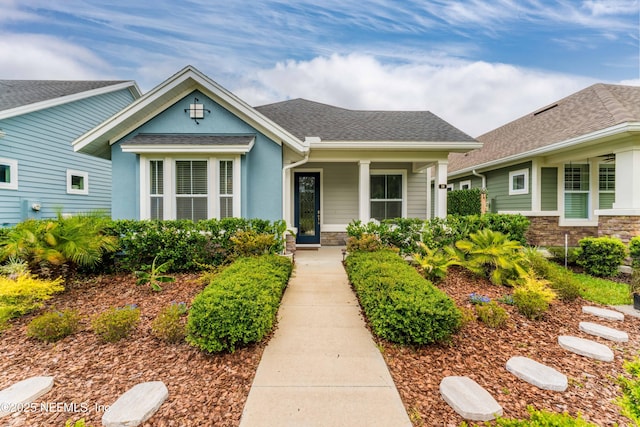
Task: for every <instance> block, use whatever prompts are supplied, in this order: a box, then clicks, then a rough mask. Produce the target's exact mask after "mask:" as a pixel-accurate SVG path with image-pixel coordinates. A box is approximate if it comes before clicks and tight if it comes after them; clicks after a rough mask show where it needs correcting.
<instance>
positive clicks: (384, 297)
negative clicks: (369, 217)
mask: <svg viewBox="0 0 640 427" xmlns="http://www.w3.org/2000/svg"><path fill="white" fill-rule="evenodd" d="M346 269H347V273H348V274H349V279H350V281H351V283H353V286H354V288H355V290H356V293H357V294H358V298H359V300H360V305H361V306H362V309H363V311H364V313H365V315H366V316H367V319H368V321H369V323H370V325H371V329H372V330H373V332H374V333H375V334H376V335H377V336H379V337H381V338H384V339H386V340H389V341H392V342H396V343H400V344H416V345H423V344H429V343H434V342H441V341H446V340H447V339H449V338H450V336H451V335H452V334H454V333H455V332H457V331H458V330H459V328H460V327H461V324H462V314H461V313H460V310H458V308H457V307H456V305H455V303H454V302H453V300H452V299H451V298H449V297H448V296H447V295H446V294H445V293H444V292H442V291H441V290H439V289H438V288H436V287H435V286H433V285H432V284H431V283H430V282H429V281H427V280H425V279H424V278H423V277H421V276H420V274H419V273H418V272H417V271H416V270H415V269H414V268H412V267H411V266H409V265H408V264H407V263H406V262H405V261H404V260H403V259H402V258H401V257H400V256H399V255H398V254H397V253H395V252H393V251H390V250H381V251H377V252H355V253H352V254H350V255H349V256H348V257H347V259H346Z"/></svg>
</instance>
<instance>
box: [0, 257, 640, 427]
mask: <svg viewBox="0 0 640 427" xmlns="http://www.w3.org/2000/svg"><path fill="white" fill-rule="evenodd" d="M163 287H164V290H163V291H162V292H158V293H156V292H152V291H151V290H150V289H149V288H148V287H144V286H142V287H138V286H136V285H135V278H134V277H132V276H122V275H119V276H101V277H97V278H93V279H90V280H87V281H84V282H83V283H77V284H74V285H73V286H70V287H69V289H67V291H65V292H64V293H62V294H60V295H57V296H55V297H54V298H53V299H52V300H51V301H50V302H49V303H48V304H47V307H48V308H51V307H55V308H56V309H60V310H61V309H65V308H75V309H77V310H79V311H80V312H81V314H82V315H83V316H84V321H83V327H82V331H81V332H79V333H77V334H75V335H73V336H70V337H67V338H65V339H63V340H61V341H59V342H58V343H55V344H46V343H41V342H38V341H36V340H33V339H29V338H27V337H26V333H25V329H26V325H27V323H28V322H29V321H30V320H31V319H32V318H33V317H34V316H35V315H37V314H39V313H40V312H41V311H40V312H38V313H34V314H32V315H29V316H25V317H23V318H21V319H17V320H16V321H14V322H13V326H12V327H11V328H10V329H8V330H6V331H5V332H3V333H1V334H0V372H2V375H1V376H0V389H2V388H4V387H7V386H9V385H11V384H13V383H15V382H17V381H20V380H23V379H25V378H27V377H30V376H34V375H53V376H54V377H55V385H54V388H53V389H52V390H51V391H50V392H49V393H48V394H46V395H45V396H44V397H43V398H42V399H41V402H46V403H53V404H57V403H60V404H65V403H66V404H67V405H70V404H74V403H75V404H77V405H78V406H80V405H81V404H85V405H87V408H88V412H86V413H83V412H76V413H73V412H63V411H60V410H58V411H57V412H55V411H54V412H43V411H36V412H30V413H18V414H14V415H13V416H10V417H6V418H3V419H2V423H4V424H2V425H6V426H63V425H64V422H65V421H66V420H67V419H73V420H77V419H79V418H81V417H84V418H85V419H86V421H87V422H88V425H92V426H94V427H97V426H99V425H101V421H100V419H101V417H102V408H101V407H100V405H103V406H104V405H109V404H111V403H113V402H114V401H115V399H116V398H117V397H118V396H119V395H121V394H122V393H124V392H125V391H126V390H128V389H129V388H131V387H132V386H134V385H135V384H137V383H140V382H144V381H156V380H161V381H164V383H165V384H166V385H167V387H168V389H169V398H168V399H167V401H166V402H165V403H164V404H163V405H162V406H161V407H160V409H159V411H158V412H157V413H156V415H154V416H153V417H152V418H151V420H149V421H148V422H147V423H145V424H144V426H237V425H238V424H239V421H240V416H241V414H242V409H243V407H244V403H245V401H246V398H247V395H248V393H249V389H250V387H251V383H252V381H253V377H254V375H255V371H256V369H257V366H258V363H259V361H260V357H261V356H262V352H263V350H264V345H265V343H266V340H265V342H262V343H260V344H258V345H255V346H250V347H248V348H244V349H239V350H237V351H236V352H235V353H233V354H217V355H206V354H204V353H202V352H201V351H199V350H197V349H195V348H193V347H191V346H189V345H188V344H186V343H182V344H166V343H164V342H162V341H160V340H158V339H156V338H154V337H153V336H152V335H151V332H150V323H151V321H152V320H153V318H154V317H155V316H156V314H157V313H158V312H159V311H160V309H162V308H163V307H165V306H167V305H169V304H171V302H181V301H184V302H187V303H188V304H189V303H190V302H191V300H192V299H193V297H194V296H195V295H196V294H197V293H198V292H199V291H200V290H201V289H202V288H203V285H202V284H201V283H200V282H199V281H198V280H197V276H196V275H181V276H178V279H177V281H176V282H175V283H167V284H164V286H163ZM440 287H441V288H442V289H443V290H444V291H446V292H447V293H448V294H449V295H451V296H452V297H453V298H454V299H455V300H456V301H457V302H458V304H459V305H461V306H466V307H468V308H470V309H471V308H472V306H471V304H470V303H469V302H468V295H469V294H470V293H471V292H476V293H479V294H483V295H487V296H489V297H490V298H492V299H495V298H497V297H500V296H502V295H504V294H506V293H508V292H509V289H508V288H504V287H498V286H494V285H491V284H490V283H488V282H487V281H485V280H482V279H478V278H476V277H473V276H471V275H470V274H468V273H467V272H465V271H464V270H460V269H451V271H450V274H449V277H448V278H447V280H446V282H444V283H443V284H441V285H440ZM583 303H584V302H583V301H576V302H573V303H570V304H566V303H556V304H554V305H553V306H552V308H551V310H550V311H549V312H548V313H547V315H546V316H545V318H544V319H543V320H540V321H530V320H527V319H526V318H524V317H523V316H521V315H520V314H518V313H517V312H516V310H515V308H514V307H511V306H506V305H503V306H504V307H505V308H506V309H507V310H508V311H509V314H510V320H509V326H508V327H507V328H505V329H499V330H495V329H491V328H488V327H486V326H484V324H482V323H480V322H477V321H472V322H470V323H469V324H468V325H467V326H466V327H465V328H464V329H463V331H462V332H461V333H460V334H458V335H457V336H456V337H454V338H453V340H452V342H451V343H450V344H449V345H438V346H428V347H425V348H422V349H412V348H402V347H397V346H395V345H393V344H390V343H387V342H380V345H381V347H383V348H384V357H385V359H386V361H387V363H388V365H389V369H390V370H391V373H392V375H393V378H394V380H395V382H396V385H397V387H398V390H399V392H400V395H401V397H402V399H403V401H404V404H405V406H406V408H407V411H408V413H409V414H410V416H411V417H412V419H413V420H414V424H415V425H416V426H458V424H459V423H460V422H461V421H462V418H460V417H459V416H458V415H457V414H455V412H454V411H453V410H452V409H451V408H450V407H449V406H448V405H447V404H446V403H445V402H444V401H443V400H442V398H441V397H440V393H439V391H438V385H439V383H440V380H441V379H442V378H443V377H445V376H447V375H467V376H469V377H471V378H473V379H474V380H475V381H477V382H478V383H479V384H480V385H481V386H483V387H484V388H486V389H487V390H488V391H489V392H490V393H491V394H492V395H493V396H494V397H495V398H496V399H497V400H498V402H499V403H500V404H501V405H502V406H503V408H504V410H505V416H509V417H522V418H524V417H525V416H526V407H527V405H533V406H534V407H536V408H544V409H548V410H553V411H565V410H566V411H568V412H569V413H571V414H573V415H575V414H576V413H577V412H581V413H582V414H583V416H584V417H585V418H587V419H588V420H590V421H592V422H594V423H596V424H599V425H602V426H612V425H613V424H614V422H618V423H619V425H620V426H621V427H623V426H627V425H628V422H627V420H625V419H624V418H623V417H622V416H620V415H619V414H618V408H617V406H616V405H615V404H614V403H612V400H613V399H614V398H615V397H616V396H618V395H619V393H620V390H619V388H618V386H617V385H616V384H615V381H614V380H613V378H615V377H617V376H618V375H619V374H620V373H622V372H623V369H622V361H623V360H624V359H630V358H632V357H633V356H634V355H636V354H638V351H639V350H640V337H639V335H640V334H638V332H640V319H636V318H631V317H629V316H627V317H626V319H625V321H624V323H620V322H607V321H605V320H596V319H594V318H593V317H592V316H588V315H584V314H582V313H581V306H582V305H583ZM127 304H137V305H138V306H139V307H140V309H141V311H142V320H141V323H140V325H139V326H138V328H137V330H136V331H135V332H134V334H133V335H132V336H131V337H129V338H127V339H124V340H122V341H120V342H117V343H113V344H105V343H102V342H100V341H99V339H98V338H97V336H96V335H95V334H94V333H93V332H91V330H90V326H89V319H90V317H91V316H92V315H95V314H96V313H99V312H102V311H104V310H106V309H108V308H109V307H112V306H124V305H127ZM582 320H585V321H597V322H599V323H602V324H606V325H609V326H612V327H616V328H622V329H624V330H626V331H627V332H629V335H630V339H631V341H630V342H629V343H625V344H616V343H611V342H606V341H604V340H601V339H599V338H596V337H591V336H587V335H585V334H583V333H581V332H579V330H578V323H579V322H580V321H582ZM560 334H571V335H576V336H582V337H585V338H590V339H593V340H595V341H599V342H602V343H605V344H608V345H609V346H611V347H612V348H613V349H614V352H615V355H616V358H615V361H614V362H613V363H605V362H598V361H594V360H591V359H587V358H584V357H582V356H578V355H575V354H572V353H569V352H567V351H565V350H563V349H562V348H561V347H560V346H559V345H558V344H557V336H558V335H560ZM515 355H522V356H527V357H531V358H533V359H535V360H537V361H539V362H541V363H545V364H547V365H549V366H552V367H554V368H556V369H558V370H560V371H561V372H563V373H565V374H566V375H567V376H568V377H569V378H570V380H569V382H570V385H569V389H568V390H567V391H566V392H564V393H558V392H551V391H543V390H539V389H537V388H536V387H534V386H532V385H529V384H528V383H526V382H524V381H521V380H519V379H517V378H516V377H515V376H513V375H512V374H510V373H508V372H507V371H506V369H505V368H504V366H505V363H506V362H507V360H508V359H509V358H510V357H511V356H515ZM54 408H55V406H54ZM62 409H64V408H62Z"/></svg>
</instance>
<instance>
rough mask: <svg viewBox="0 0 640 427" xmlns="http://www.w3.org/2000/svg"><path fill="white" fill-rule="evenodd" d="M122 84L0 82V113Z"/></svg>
mask: <svg viewBox="0 0 640 427" xmlns="http://www.w3.org/2000/svg"><path fill="white" fill-rule="evenodd" d="M124 82H125V81H106V80H103V81H82V80H77V81H74V80H68V81H66V80H0V111H4V110H9V109H12V108H17V107H22V106H24V105H30V104H34V103H37V102H42V101H48V100H51V99H55V98H60V97H63V96H68V95H74V94H76V93H81V92H86V91H89V90H92V89H99V88H103V87H107V86H112V85H115V84H120V83H124Z"/></svg>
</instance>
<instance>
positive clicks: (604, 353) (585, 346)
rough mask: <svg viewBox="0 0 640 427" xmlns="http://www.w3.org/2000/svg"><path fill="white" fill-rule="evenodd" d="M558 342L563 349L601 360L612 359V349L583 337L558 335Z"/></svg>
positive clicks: (607, 360)
mask: <svg viewBox="0 0 640 427" xmlns="http://www.w3.org/2000/svg"><path fill="white" fill-rule="evenodd" d="M558 344H560V347H562V348H564V349H565V350H568V351H571V352H573V353H576V354H579V355H581V356H585V357H590V358H592V359H596V360H602V361H603V362H612V361H613V351H611V349H610V348H609V347H607V346H606V345H604V344H600V343H597V342H595V341H591V340H585V339H584V338H578V337H572V336H568V335H561V336H559V337H558Z"/></svg>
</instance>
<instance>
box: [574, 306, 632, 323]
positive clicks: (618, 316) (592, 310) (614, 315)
mask: <svg viewBox="0 0 640 427" xmlns="http://www.w3.org/2000/svg"><path fill="white" fill-rule="evenodd" d="M582 312H583V313H587V314H593V315H594V316H598V317H602V318H603V319H607V320H619V321H621V322H622V321H623V320H624V314H622V313H620V312H619V311H614V310H608V309H606V308H600V307H591V306H588V305H585V306H584V307H582Z"/></svg>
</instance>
